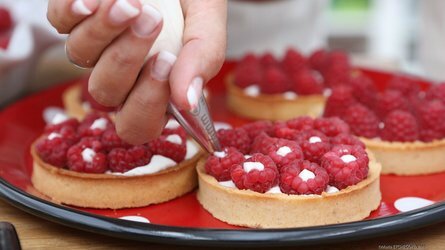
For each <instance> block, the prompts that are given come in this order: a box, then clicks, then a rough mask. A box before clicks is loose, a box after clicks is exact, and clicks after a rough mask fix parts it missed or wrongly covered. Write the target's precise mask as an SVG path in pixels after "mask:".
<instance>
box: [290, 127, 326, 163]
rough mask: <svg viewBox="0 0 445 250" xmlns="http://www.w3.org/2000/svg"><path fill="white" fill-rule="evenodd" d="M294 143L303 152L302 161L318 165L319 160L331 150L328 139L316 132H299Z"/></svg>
mask: <svg viewBox="0 0 445 250" xmlns="http://www.w3.org/2000/svg"><path fill="white" fill-rule="evenodd" d="M296 141H297V142H298V143H299V144H300V147H301V149H302V150H303V154H304V159H305V160H309V161H311V162H315V163H319V161H320V158H321V157H322V156H323V155H324V154H325V153H326V152H328V151H329V150H330V149H331V144H330V143H329V138H328V137H327V136H326V135H325V134H323V133H322V132H320V131H317V130H306V131H303V132H301V133H300V134H299V135H298V136H297V138H296Z"/></svg>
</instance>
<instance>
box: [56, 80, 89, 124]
mask: <svg viewBox="0 0 445 250" xmlns="http://www.w3.org/2000/svg"><path fill="white" fill-rule="evenodd" d="M80 100H82V84H75V85H73V86H71V87H69V88H68V89H67V90H65V92H63V95H62V101H63V106H64V107H65V110H66V113H67V114H68V115H69V116H70V117H74V118H77V119H78V120H82V119H83V118H84V117H85V116H86V115H87V111H86V110H85V107H83V105H82V102H81V101H80Z"/></svg>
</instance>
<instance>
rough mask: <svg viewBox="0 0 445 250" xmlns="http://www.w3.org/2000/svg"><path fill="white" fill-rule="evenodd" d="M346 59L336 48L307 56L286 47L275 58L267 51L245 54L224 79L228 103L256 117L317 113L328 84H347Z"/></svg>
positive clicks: (320, 110)
mask: <svg viewBox="0 0 445 250" xmlns="http://www.w3.org/2000/svg"><path fill="white" fill-rule="evenodd" d="M351 71H352V70H351V66H350V63H349V58H348V56H347V55H346V54H344V53H343V52H339V51H332V52H327V51H325V50H318V51H316V52H314V53H313V54H312V55H311V56H309V57H308V58H305V57H304V56H303V55H302V54H300V53H299V52H298V51H296V50H294V49H289V50H288V51H287V52H286V54H285V56H284V58H283V59H282V60H281V61H278V60H277V59H276V58H275V57H273V56H272V55H271V54H268V53H266V54H264V55H262V56H260V57H259V56H256V55H253V54H248V55H246V56H245V57H244V58H243V59H242V60H241V61H240V62H239V63H238V65H237V66H236V68H235V70H234V72H233V74H231V75H229V76H228V78H227V81H226V85H227V94H228V97H227V98H228V99H227V102H228V106H229V108H230V110H231V111H233V112H235V113H236V114H238V115H240V116H243V117H247V118H251V119H258V120H262V119H265V120H287V119H291V118H294V117H297V116H304V115H309V116H314V117H315V116H320V115H321V114H322V113H323V109H324V105H325V101H326V96H328V95H329V93H330V88H331V87H332V86H336V85H341V84H348V83H349V75H350V74H351Z"/></svg>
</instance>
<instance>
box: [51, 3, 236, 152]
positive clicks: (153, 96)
mask: <svg viewBox="0 0 445 250" xmlns="http://www.w3.org/2000/svg"><path fill="white" fill-rule="evenodd" d="M181 6H182V9H183V13H184V16H185V28H184V36H183V48H182V49H181V51H180V53H179V55H178V57H177V58H176V56H174V55H173V54H171V53H169V52H166V51H164V52H160V53H159V54H157V55H155V56H153V57H152V58H150V59H149V60H148V61H145V56H146V55H147V54H148V52H149V51H150V49H151V47H152V45H153V43H154V41H155V40H156V38H157V36H158V35H159V33H160V31H161V29H162V25H163V22H162V16H161V14H160V13H159V11H157V10H156V9H155V8H154V7H152V6H151V5H148V4H146V5H141V3H140V2H139V1H138V0H108V1H105V0H104V1H98V0H65V1H60V0H49V5H48V20H49V21H50V22H51V24H52V25H53V26H54V27H55V28H56V29H57V30H58V32H59V33H62V34H69V37H68V40H67V42H66V51H67V55H68V57H69V58H70V60H71V61H72V62H73V63H75V64H76V65H79V66H81V67H88V68H90V67H94V68H93V71H92V74H91V77H90V80H89V83H88V89H89V92H90V94H91V95H92V96H93V98H94V99H95V100H96V101H97V102H98V103H100V104H102V105H104V106H109V107H119V110H118V111H117V114H116V130H117V132H118V134H119V136H120V137H121V138H122V139H124V140H125V141H127V142H129V143H132V144H142V143H145V142H147V141H149V140H151V139H153V138H156V137H157V136H159V135H160V133H161V132H162V129H163V127H164V126H165V123H166V121H167V116H166V109H167V104H168V101H169V100H170V99H172V100H173V102H174V103H175V104H176V105H178V107H179V108H182V109H193V108H194V107H195V106H196V105H197V102H198V98H199V97H200V96H201V95H202V88H203V85H204V84H205V83H206V82H207V81H209V80H210V79H211V78H212V77H213V76H215V75H216V74H217V73H218V71H219V70H220V68H221V66H222V63H223V61H224V55H225V49H226V18H227V13H226V10H227V2H226V1H225V0H210V1H195V0H182V1H181Z"/></svg>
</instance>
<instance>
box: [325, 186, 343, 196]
mask: <svg viewBox="0 0 445 250" xmlns="http://www.w3.org/2000/svg"><path fill="white" fill-rule="evenodd" d="M338 191H340V190H338V188H336V187H334V186H329V185H328V186H327V187H326V190H325V192H326V193H328V194H333V193H337V192H338Z"/></svg>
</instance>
